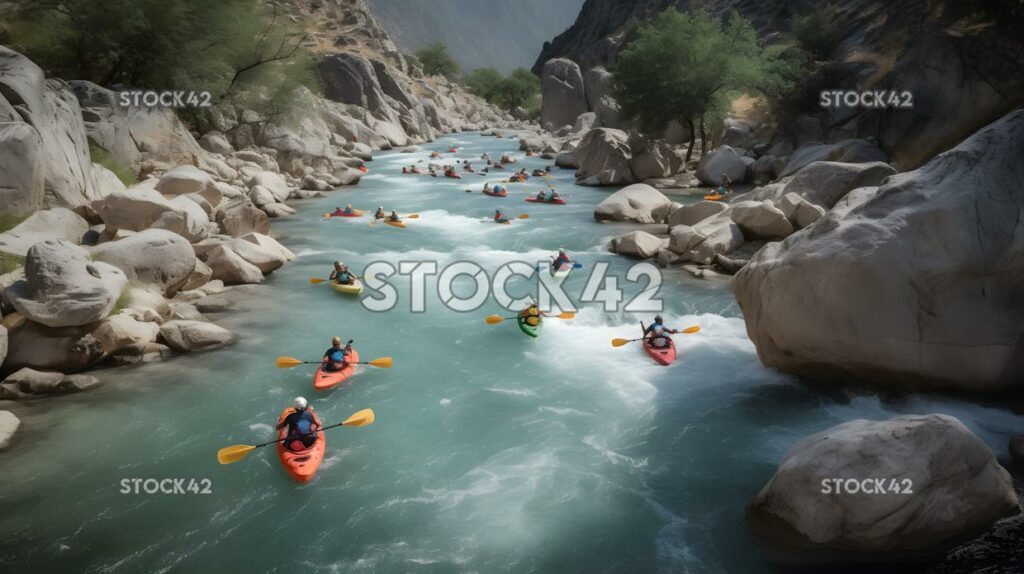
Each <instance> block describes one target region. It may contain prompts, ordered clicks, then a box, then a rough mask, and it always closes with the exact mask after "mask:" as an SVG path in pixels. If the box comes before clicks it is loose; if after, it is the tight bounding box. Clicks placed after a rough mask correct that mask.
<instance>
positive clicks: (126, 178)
mask: <svg viewBox="0 0 1024 574" xmlns="http://www.w3.org/2000/svg"><path fill="white" fill-rule="evenodd" d="M89 158H90V159H92V162H93V163H98V164H100V165H102V166H103V167H105V168H107V169H109V170H110V171H112V172H114V175H116V176H117V179H120V180H121V183H123V184H125V185H126V186H130V185H134V184H135V183H136V182H137V181H138V178H137V177H135V174H134V173H132V170H130V169H128V168H127V167H126V166H124V165H122V164H121V162H119V161H117V159H116V158H115V157H114V156H113V155H111V153H110V152H109V151H107V150H105V149H102V148H98V147H96V146H92V145H91V146H89Z"/></svg>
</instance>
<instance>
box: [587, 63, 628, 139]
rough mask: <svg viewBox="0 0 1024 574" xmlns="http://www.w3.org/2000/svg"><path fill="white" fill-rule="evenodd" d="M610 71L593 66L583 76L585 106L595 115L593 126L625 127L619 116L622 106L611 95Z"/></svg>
mask: <svg viewBox="0 0 1024 574" xmlns="http://www.w3.org/2000/svg"><path fill="white" fill-rule="evenodd" d="M611 82H612V73H611V72H609V71H608V70H606V69H605V68H602V67H601V66H595V67H593V68H591V69H589V70H587V73H586V74H584V76H583V86H584V88H585V91H586V95H587V107H588V108H589V109H590V111H592V112H594V114H595V115H596V116H597V121H596V123H595V126H597V127H602V128H616V129H626V128H627V127H628V126H627V125H626V122H624V121H623V120H622V118H621V114H622V108H621V107H620V106H619V103H618V102H617V101H615V98H614V97H612V95H611Z"/></svg>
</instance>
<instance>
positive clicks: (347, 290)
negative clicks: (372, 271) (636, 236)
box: [331, 279, 363, 295]
mask: <svg viewBox="0 0 1024 574" xmlns="http://www.w3.org/2000/svg"><path fill="white" fill-rule="evenodd" d="M331 287H333V288H334V290H335V291H337V292H338V293H344V294H346V295H358V294H360V293H362V292H363V284H362V283H360V282H359V280H358V279H356V280H355V281H354V282H353V283H352V284H351V285H342V284H340V283H334V282H331Z"/></svg>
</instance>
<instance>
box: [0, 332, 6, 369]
mask: <svg viewBox="0 0 1024 574" xmlns="http://www.w3.org/2000/svg"><path fill="white" fill-rule="evenodd" d="M6 358H7V327H4V326H3V325H0V365H3V364H4V359H6Z"/></svg>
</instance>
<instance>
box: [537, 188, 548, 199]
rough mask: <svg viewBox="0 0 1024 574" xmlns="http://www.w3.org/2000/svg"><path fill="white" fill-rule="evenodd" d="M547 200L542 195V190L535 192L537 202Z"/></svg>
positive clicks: (545, 196) (544, 195)
mask: <svg viewBox="0 0 1024 574" xmlns="http://www.w3.org/2000/svg"><path fill="white" fill-rule="evenodd" d="M547 200H548V196H547V195H546V194H545V193H544V190H543V189H542V190H540V191H538V192H537V201H547Z"/></svg>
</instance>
